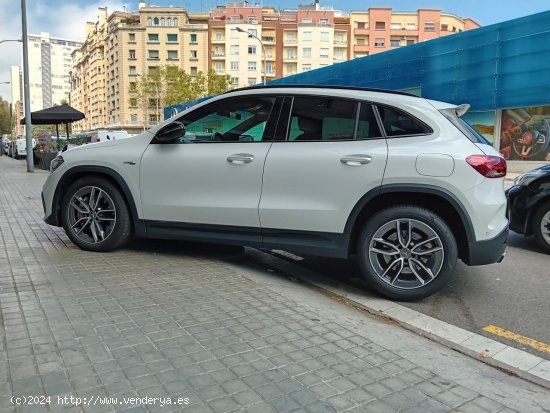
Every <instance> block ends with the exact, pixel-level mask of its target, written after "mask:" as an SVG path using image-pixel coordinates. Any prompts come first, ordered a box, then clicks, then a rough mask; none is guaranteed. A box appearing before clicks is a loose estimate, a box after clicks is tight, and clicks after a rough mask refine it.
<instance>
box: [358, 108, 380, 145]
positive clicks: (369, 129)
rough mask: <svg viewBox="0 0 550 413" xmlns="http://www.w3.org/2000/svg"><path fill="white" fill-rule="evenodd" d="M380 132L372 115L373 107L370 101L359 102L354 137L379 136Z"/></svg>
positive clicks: (367, 137) (369, 137)
mask: <svg viewBox="0 0 550 413" xmlns="http://www.w3.org/2000/svg"><path fill="white" fill-rule="evenodd" d="M380 137H382V133H381V132H380V128H379V127H378V122H377V121H376V117H375V116H374V109H373V107H372V105H371V104H370V103H366V102H363V103H361V108H360V110H359V122H358V124H357V135H356V137H355V139H371V138H380Z"/></svg>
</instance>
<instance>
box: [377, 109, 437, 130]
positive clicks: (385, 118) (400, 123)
mask: <svg viewBox="0 0 550 413" xmlns="http://www.w3.org/2000/svg"><path fill="white" fill-rule="evenodd" d="M377 107H378V112H379V113H380V118H381V120H382V124H383V125H384V130H385V131H386V135H387V136H389V137H391V136H410V135H426V134H430V133H432V131H431V130H430V129H429V128H428V126H426V125H424V124H423V123H422V122H420V121H419V120H418V119H416V118H414V117H413V116H411V115H409V114H407V113H405V112H403V111H401V110H399V109H396V108H392V107H389V106H381V105H378V106H377Z"/></svg>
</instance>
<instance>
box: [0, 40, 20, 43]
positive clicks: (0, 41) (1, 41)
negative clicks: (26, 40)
mask: <svg viewBox="0 0 550 413" xmlns="http://www.w3.org/2000/svg"><path fill="white" fill-rule="evenodd" d="M21 41H22V40H21V39H6V40H0V43H4V42H21Z"/></svg>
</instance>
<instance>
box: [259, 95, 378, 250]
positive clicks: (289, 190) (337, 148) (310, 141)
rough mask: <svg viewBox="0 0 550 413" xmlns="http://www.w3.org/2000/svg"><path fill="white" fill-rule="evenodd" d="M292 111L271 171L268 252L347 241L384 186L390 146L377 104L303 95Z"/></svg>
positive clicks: (264, 216)
mask: <svg viewBox="0 0 550 413" xmlns="http://www.w3.org/2000/svg"><path fill="white" fill-rule="evenodd" d="M284 107H285V110H284V111H283V112H282V113H281V118H283V116H284V114H285V112H286V113H287V114H288V113H290V116H289V118H288V120H289V121H288V124H284V122H279V125H280V128H279V129H278V131H277V135H276V138H275V140H274V142H273V146H272V147H271V149H270V151H269V155H268V157H267V160H266V164H265V169H264V184H263V189H262V199H261V201H260V220H261V223H262V234H263V240H264V245H265V246H266V247H269V246H272V245H276V244H277V243H278V242H281V241H283V242H284V244H286V245H294V244H296V245H298V246H300V245H301V246H303V245H305V244H307V243H312V242H313V243H317V244H318V245H319V246H321V244H322V243H323V242H324V240H330V239H331V234H332V235H334V234H342V233H343V232H344V228H345V225H346V221H347V219H348V217H349V215H350V213H351V211H352V209H353V207H354V206H355V205H356V204H357V202H358V201H359V200H360V198H361V197H363V195H365V194H367V193H368V192H369V191H371V190H376V189H378V188H379V187H380V185H381V183H382V178H383V175H384V168H385V165H386V161H387V152H388V149H387V145H386V140H385V139H384V138H383V135H382V133H381V132H380V127H379V124H378V121H377V120H376V117H375V113H374V108H373V105H371V104H370V103H369V102H360V101H355V100H350V99H343V98H337V97H315V96H304V95H296V96H294V97H287V98H286V99H285V103H284ZM281 126H282V127H283V129H284V131H283V132H281ZM312 233H315V234H312ZM321 233H324V234H326V237H324V236H323V235H322V234H321ZM321 247H322V246H321ZM327 247H330V245H327ZM327 253H328V252H327Z"/></svg>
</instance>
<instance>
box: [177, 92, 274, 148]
mask: <svg viewBox="0 0 550 413" xmlns="http://www.w3.org/2000/svg"><path fill="white" fill-rule="evenodd" d="M274 102H275V97H272V96H265V97H258V96H246V97H242V98H234V99H224V100H221V101H218V102H215V103H212V104H210V105H207V106H205V107H203V108H200V109H198V110H195V111H193V112H191V113H189V114H187V115H186V116H184V117H182V118H180V119H179V121H180V122H183V124H184V125H185V135H184V136H182V137H181V138H179V139H178V140H177V141H178V142H180V143H182V142H185V143H192V142H258V141H262V140H271V136H266V133H265V131H266V124H267V121H268V119H269V115H270V113H271V110H272V108H273V104H274Z"/></svg>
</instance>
